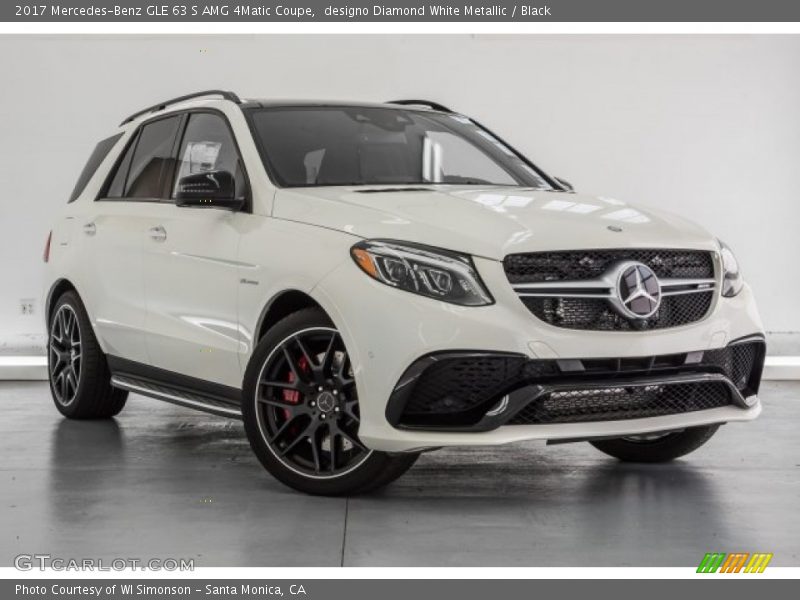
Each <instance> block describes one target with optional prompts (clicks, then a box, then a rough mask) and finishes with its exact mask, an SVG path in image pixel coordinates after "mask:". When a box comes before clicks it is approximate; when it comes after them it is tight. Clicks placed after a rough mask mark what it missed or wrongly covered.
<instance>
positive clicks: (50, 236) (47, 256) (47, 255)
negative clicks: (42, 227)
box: [44, 231, 53, 262]
mask: <svg viewBox="0 0 800 600" xmlns="http://www.w3.org/2000/svg"><path fill="white" fill-rule="evenodd" d="M51 241H53V232H52V231H51V232H50V233H48V234H47V242H45V245H44V262H50V242H51Z"/></svg>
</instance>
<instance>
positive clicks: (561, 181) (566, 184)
mask: <svg viewBox="0 0 800 600" xmlns="http://www.w3.org/2000/svg"><path fill="white" fill-rule="evenodd" d="M553 179H555V180H556V183H558V185H560V186H561V187H563V188H564V189H566V190H567V191H568V192H574V191H575V188H574V187H572V184H571V183H570V182H569V181H567V180H566V179H561V177H554V178H553Z"/></svg>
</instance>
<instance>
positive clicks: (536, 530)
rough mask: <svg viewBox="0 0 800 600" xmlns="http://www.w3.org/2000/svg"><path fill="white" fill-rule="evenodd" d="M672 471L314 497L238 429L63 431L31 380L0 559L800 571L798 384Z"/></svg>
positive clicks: (146, 417)
mask: <svg viewBox="0 0 800 600" xmlns="http://www.w3.org/2000/svg"><path fill="white" fill-rule="evenodd" d="M762 392H763V393H762V397H763V399H764V402H765V412H764V414H763V415H762V417H761V418H760V419H759V420H758V421H757V422H755V423H752V424H748V425H731V426H728V427H724V428H723V429H721V430H720V432H719V433H718V434H717V436H716V437H715V438H714V439H713V440H712V441H711V442H710V443H709V444H708V446H706V447H705V448H703V449H701V450H700V451H698V452H697V453H696V454H695V455H692V456H690V457H688V458H687V459H684V460H681V461H678V462H675V463H673V464H670V465H659V466H649V467H648V466H642V465H622V464H619V463H617V462H616V461H614V460H612V459H609V458H606V457H605V456H604V455H602V454H600V453H599V452H597V451H595V450H594V449H593V448H591V447H590V446H589V445H588V444H571V445H563V446H551V447H547V448H546V447H545V446H544V444H541V443H528V444H517V445H514V446H509V447H504V448H497V449H484V450H448V451H440V452H436V453H432V454H428V455H426V456H423V458H421V459H420V461H419V462H418V463H417V466H416V467H414V468H413V469H412V470H411V471H410V472H409V473H408V474H407V475H406V476H405V477H404V478H402V479H401V480H400V481H398V482H397V483H396V484H394V485H392V486H390V487H389V488H387V489H385V490H384V491H383V492H381V493H379V494H377V495H374V496H370V497H362V498H353V499H349V500H347V499H330V498H313V497H309V496H304V495H301V494H298V493H295V492H292V491H290V490H288V489H286V488H284V487H283V486H282V485H280V484H279V483H277V482H276V481H274V480H273V479H271V478H270V477H269V476H268V475H267V474H266V473H265V472H263V471H262V469H261V467H260V465H259V464H258V463H257V461H256V459H255V458H254V457H253V456H252V455H251V453H250V449H249V447H248V444H247V441H246V440H245V438H244V434H243V431H242V427H241V424H240V423H238V422H236V421H230V420H226V419H219V418H215V417H211V416H206V415H204V414H201V413H196V412H192V411H190V410H184V409H182V408H178V407H173V406H171V405H168V404H162V403H159V402H157V401H154V400H149V399H145V398H141V397H132V398H131V400H130V401H129V404H128V407H127V408H126V409H125V411H123V413H122V414H121V415H120V416H119V417H118V418H117V419H116V420H113V421H107V422H74V421H67V420H65V419H62V418H61V417H60V416H59V415H58V414H57V413H56V411H55V409H54V408H53V407H52V406H51V401H50V399H49V394H48V391H47V387H46V384H45V383H41V382H29V383H22V382H20V383H13V382H4V383H0V403H2V406H3V415H4V418H3V419H2V421H1V422H0V456H2V464H0V490H2V494H0V495H1V496H2V501H1V502H2V504H1V505H0V506H1V508H0V532H2V534H0V565H10V564H11V561H12V558H13V557H14V556H15V555H17V554H20V553H27V554H32V553H49V554H51V555H53V556H60V557H64V558H83V557H103V558H108V559H110V558H115V557H122V558H141V559H147V558H153V557H155V558H170V557H172V558H194V559H195V564H196V566H306V565H314V566H336V565H340V564H344V565H347V566H350V565H379V566H397V565H418V566H456V565H491V566H505V565H510V566H532V565H541V566H691V565H696V564H697V563H699V561H700V559H701V558H702V556H703V554H704V553H705V552H708V551H721V552H733V551H742V552H754V551H759V552H773V553H774V554H775V558H774V560H773V563H772V564H773V565H783V566H797V565H798V564H800V511H798V510H797V509H798V506H800V436H798V435H797V427H798V422H800V383H777V382H769V383H766V384H765V385H764V387H763V390H762Z"/></svg>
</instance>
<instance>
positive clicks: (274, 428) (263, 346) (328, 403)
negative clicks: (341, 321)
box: [242, 308, 419, 496]
mask: <svg viewBox="0 0 800 600" xmlns="http://www.w3.org/2000/svg"><path fill="white" fill-rule="evenodd" d="M243 392H244V393H243V397H242V417H243V419H244V426H245V431H246V432H247V438H248V439H249V441H250V446H251V447H252V448H253V452H254V453H255V455H256V456H257V457H258V460H259V461H260V462H261V464H262V465H263V466H264V467H265V468H266V469H267V471H269V472H270V473H271V474H272V475H273V476H274V477H275V478H276V479H278V480H279V481H281V482H282V483H284V484H286V485H287V486H289V487H291V488H294V489H296V490H299V491H301V492H305V493H307V494H314V495H323V496H342V495H352V494H363V493H367V492H370V491H373V490H376V489H378V488H380V487H383V486H385V485H388V484H389V483H391V482H392V481H394V480H395V479H397V478H398V477H400V476H401V475H402V474H403V473H405V472H406V471H407V470H408V469H410V468H411V466H412V465H413V464H414V462H415V461H416V460H417V458H418V457H419V454H418V453H403V454H390V453H387V452H379V451H376V450H371V449H369V448H367V447H365V446H364V445H363V444H362V443H361V441H360V440H359V439H358V426H359V423H360V413H359V410H358V393H357V390H356V385H355V380H354V378H353V374H352V370H351V367H350V363H349V358H348V355H347V349H346V348H345V347H344V343H343V341H342V339H341V336H340V335H339V333H338V332H337V331H336V329H335V327H334V326H333V323H331V320H330V319H329V318H328V316H327V315H326V314H325V313H324V312H323V311H322V310H321V309H318V308H308V309H304V310H301V311H298V312H296V313H294V314H291V315H289V316H288V317H286V318H285V319H283V320H282V321H280V322H279V323H277V324H276V325H275V326H273V327H272V329H270V330H269V331H268V332H267V333H266V335H265V336H264V338H263V339H262V340H261V342H259V344H258V346H257V347H256V349H255V351H254V353H253V357H252V358H251V360H250V364H249V365H248V367H247V371H246V373H245V378H244V390H243Z"/></svg>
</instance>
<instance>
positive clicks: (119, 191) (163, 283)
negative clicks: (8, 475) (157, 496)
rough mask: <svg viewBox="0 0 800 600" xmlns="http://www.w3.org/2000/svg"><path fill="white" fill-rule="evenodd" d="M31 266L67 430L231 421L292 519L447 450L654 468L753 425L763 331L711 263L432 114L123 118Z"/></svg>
mask: <svg viewBox="0 0 800 600" xmlns="http://www.w3.org/2000/svg"><path fill="white" fill-rule="evenodd" d="M45 259H46V261H47V263H48V265H47V267H48V268H47V294H48V297H47V304H46V306H47V319H48V328H49V332H50V343H49V348H50V352H49V371H50V386H51V389H52V393H53V397H54V399H55V403H56V406H57V407H58V409H59V410H60V411H61V412H62V413H63V414H65V415H66V416H68V417H72V418H98V417H110V416H113V415H115V414H117V413H118V412H119V411H120V410H121V409H122V408H123V406H124V404H125V401H126V396H127V394H128V392H131V391H132V392H136V393H139V394H143V395H146V396H152V397H155V398H160V399H162V400H166V401H169V402H173V403H176V404H180V405H183V406H188V407H192V408H197V409H200V410H205V411H208V412H210V413H214V414H218V415H222V416H229V417H238V418H243V419H244V423H245V427H246V431H247V435H248V437H249V439H250V442H251V445H252V447H253V450H254V451H255V453H256V454H257V456H258V457H259V459H260V460H261V462H262V463H263V464H264V466H265V467H266V468H267V469H268V470H269V471H270V472H271V473H272V474H273V475H275V476H276V477H277V478H278V479H280V480H281V481H283V482H284V483H286V484H288V485H290V486H293V487H295V488H297V489H300V490H304V491H307V492H311V493H320V494H345V493H357V492H364V491H368V490H372V489H375V488H378V487H380V486H382V485H385V484H387V483H388V482H390V481H392V480H394V479H395V478H397V477H399V476H400V475H401V474H402V473H403V472H405V471H406V470H407V469H408V468H409V467H410V466H411V465H412V464H413V463H414V461H415V460H416V458H417V456H418V455H419V453H420V452H423V451H427V450H432V449H435V448H439V447H443V446H454V445H491V444H504V443H508V442H513V441H518V440H530V439H545V440H549V441H551V442H565V441H582V440H586V441H589V442H591V443H592V444H593V445H594V446H596V447H597V448H599V449H600V450H602V451H603V452H606V453H608V454H610V455H612V456H615V457H618V458H620V459H622V460H633V461H662V460H669V459H672V458H675V457H678V456H681V455H684V454H686V453H688V452H691V451H692V450H694V449H696V448H697V447H699V446H700V445H701V444H703V443H704V442H705V441H707V440H708V439H709V438H710V437H711V435H712V434H713V433H714V432H715V430H716V429H717V427H718V426H719V425H720V424H722V423H727V422H732V421H747V420H751V419H754V418H755V417H756V416H757V415H758V413H759V412H760V410H761V406H760V403H759V400H758V397H757V396H756V393H757V391H758V386H759V380H760V377H761V370H762V365H763V359H764V353H765V345H764V338H763V336H762V327H761V324H760V322H759V317H758V314H757V311H756V308H755V304H754V302H753V298H752V296H751V292H750V289H749V287H748V286H747V285H745V284H744V283H743V282H742V279H741V276H740V273H739V268H738V265H737V262H736V259H735V258H734V256H733V254H732V253H731V251H730V249H729V248H728V247H727V246H725V245H724V244H723V243H722V242H719V241H718V240H716V239H715V238H714V237H712V236H711V235H710V234H708V233H707V232H705V231H704V230H703V229H701V228H700V227H697V226H696V225H693V224H691V223H688V222H686V221H684V220H681V219H679V218H678V217H675V216H672V215H670V214H667V213H663V212H661V211H660V210H644V209H641V208H636V207H633V206H630V205H628V204H625V203H623V202H620V201H618V200H614V199H610V198H603V197H590V196H585V195H580V194H577V193H574V192H573V191H572V188H571V186H569V184H567V183H566V182H564V181H562V180H559V179H557V178H554V177H551V176H549V175H547V174H546V173H544V172H543V171H542V170H540V169H539V168H538V167H536V166H534V165H533V164H532V163H531V162H530V161H528V160H527V159H526V158H525V157H524V156H522V155H521V154H519V153H518V152H517V151H516V150H514V149H513V148H511V147H510V146H509V145H508V144H506V143H505V142H504V141H502V140H501V139H500V138H498V137H497V136H496V135H495V134H493V133H491V132H490V131H489V130H487V129H486V128H484V127H483V126H481V125H480V124H478V123H477V122H475V121H474V120H472V119H470V118H468V117H465V116H463V115H460V114H457V113H454V112H452V111H450V110H448V109H446V108H444V107H442V106H439V105H436V104H433V103H429V102H425V101H418V100H409V101H397V102H390V103H387V104H359V103H342V102H308V101H304V102H289V101H261V100H249V101H242V100H240V99H239V98H238V97H237V96H236V95H234V94H232V93H230V92H219V91H213V92H204V93H198V94H192V95H190V96H187V97H183V98H178V99H176V100H172V101H169V102H165V103H162V104H159V105H157V106H154V107H151V108H149V109H146V110H143V111H141V112H139V113H137V114H135V115H133V116H132V117H130V118H128V119H126V120H125V121H124V122H123V124H122V126H121V128H120V129H119V131H118V132H117V133H115V134H114V135H112V136H111V137H109V138H108V139H105V140H103V141H101V142H100V143H99V144H98V145H97V148H96V149H95V151H94V153H93V154H92V156H91V157H90V159H89V162H88V164H87V165H86V167H85V169H84V171H83V173H82V174H81V176H80V178H79V181H78V184H77V186H76V188H75V190H74V192H73V194H72V197H71V198H70V201H69V203H68V204H67V207H66V210H65V211H64V214H63V215H62V216H61V217H60V218H59V219H58V221H57V222H56V223H55V225H54V227H53V230H52V233H51V236H50V238H49V239H48V245H47V251H46V257H45Z"/></svg>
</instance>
